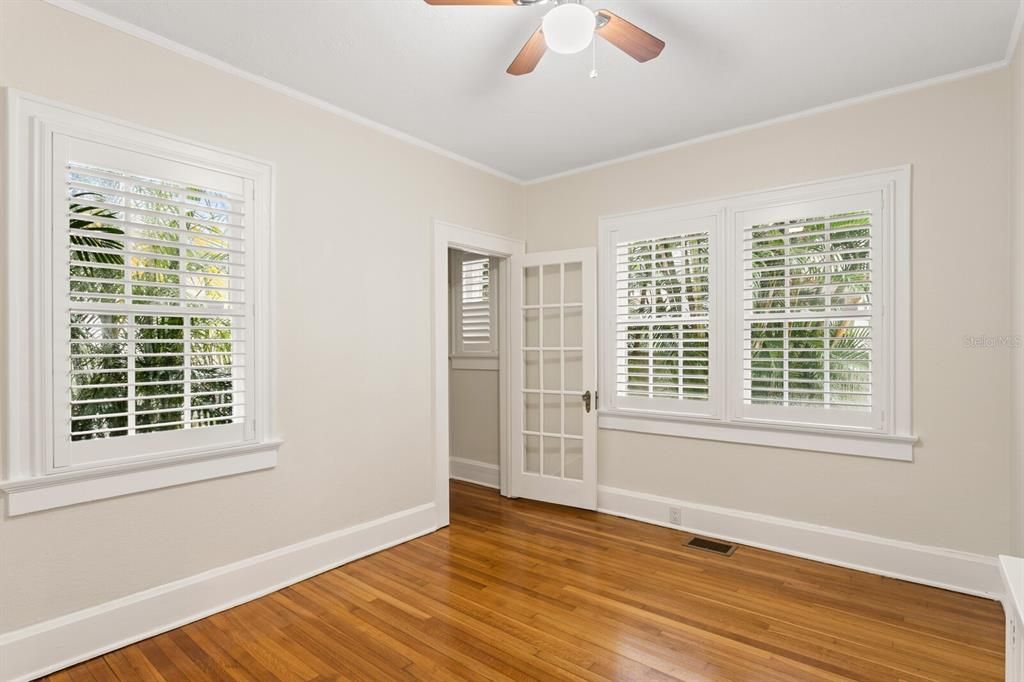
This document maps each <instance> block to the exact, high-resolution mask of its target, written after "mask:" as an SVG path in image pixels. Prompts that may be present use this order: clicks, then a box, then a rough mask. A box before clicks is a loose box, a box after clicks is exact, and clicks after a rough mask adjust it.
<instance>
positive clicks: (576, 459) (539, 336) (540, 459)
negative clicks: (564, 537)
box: [508, 248, 597, 509]
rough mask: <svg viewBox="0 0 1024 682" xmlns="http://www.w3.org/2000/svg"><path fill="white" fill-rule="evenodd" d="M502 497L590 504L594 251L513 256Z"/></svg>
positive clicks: (593, 500) (593, 503) (593, 486)
mask: <svg viewBox="0 0 1024 682" xmlns="http://www.w3.org/2000/svg"><path fill="white" fill-rule="evenodd" d="M511 263H512V268H511V270H512V277H511V280H512V286H511V315H510V317H511V320H512V325H511V332H512V333H511V335H510V336H511V343H510V346H511V348H510V363H509V364H510V366H511V372H510V374H511V381H510V386H511V389H512V405H511V423H510V425H509V428H510V430H511V432H512V433H511V435H512V447H511V452H510V453H509V477H508V478H509V488H508V491H509V495H510V496H511V497H527V498H531V499H535V500H543V501H545V502H554V503H557V504H564V505H570V506H573V507H582V508H585V509H595V508H597V362H596V354H597V321H596V313H597V310H596V305H597V300H596V299H597V293H596V292H597V271H596V268H597V252H596V250H595V249H592V248H588V249H572V250H569V251H551V252H543V253H528V254H524V255H521V256H513V257H512V259H511Z"/></svg>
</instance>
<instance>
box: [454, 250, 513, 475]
mask: <svg viewBox="0 0 1024 682" xmlns="http://www.w3.org/2000/svg"><path fill="white" fill-rule="evenodd" d="M458 253H460V252H459V251H458V250H456V249H449V250H448V257H449V260H451V259H452V258H453V255H455V254H458ZM454 276H455V275H450V276H449V290H448V300H449V302H451V301H453V300H454V295H455V293H454V289H452V288H451V283H452V278H453V277H454ZM496 287H497V278H495V279H494V281H493V282H492V290H491V291H492V295H496V294H497V288H496ZM499 317H500V315H499ZM451 341H452V340H451V338H450V336H449V339H448V342H449V344H451ZM449 363H450V365H449V366H451V361H449ZM497 368H498V359H497V358H495V359H494V369H466V368H464V367H462V368H458V369H455V368H454V367H452V368H451V369H449V377H450V380H449V383H448V402H449V406H450V409H449V412H448V428H449V432H450V433H449V436H450V440H449V445H448V449H449V454H450V456H451V457H453V458H457V459H469V460H473V461H476V462H483V463H484V464H493V465H494V466H498V464H499V462H498V459H499V450H498V435H499V426H498V407H499V405H498V383H499V382H498V372H497Z"/></svg>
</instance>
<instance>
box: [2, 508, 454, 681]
mask: <svg viewBox="0 0 1024 682" xmlns="http://www.w3.org/2000/svg"><path fill="white" fill-rule="evenodd" d="M434 530H436V518H435V511H434V504H433V503H428V504H424V505H420V506H418V507H413V508H411V509H406V510H404V511H400V512H397V513H394V514H390V515H388V516H384V517H382V518H379V519H375V520H373V521H368V522H366V523H361V524H358V525H356V526H351V527H349V528H345V529H342V530H339V531H335V532H333V533H328V534H326V535H321V536H319V537H316V538H311V539H309V540H305V541H303V542H299V543H296V544H294V545H289V546H287V547H282V548H280V549H275V550H272V551H270V552H266V553H264V554H259V555H257V556H254V557H250V558H248V559H243V560H242V561H238V562H235V563H233V564H228V565H226V566H221V567H219V568H215V569H212V570H210V571H205V572H203V573H199V574H197V575H194V576H190V577H188V578H183V579H181V580H177V581H174V582H172V583H167V584H166V585H161V586H159V587H155V588H152V589H149V590H145V591H143V592H137V593H136V594H132V595H129V596H127V597H122V598H120V599H115V600H114V601H110V602H107V603H105V604H100V605H98V606H94V607H91V608H88V609H84V610H81V611H77V612H75V613H71V614H68V615H65V616H60V617H58V618H54V619H52V620H48V621H45V622H42V623H38V624H36V625H30V626H28V627H25V628H22V629H20V630H15V631H12V632H8V633H5V634H3V635H0V680H6V681H8V682H14V681H20V680H29V679H33V678H36V677H40V676H42V675H46V674H48V673H51V672H54V671H56V670H60V669H62V668H66V667H68V666H71V665H74V664H75V663H79V662H81V661H84V660H88V659H90V658H93V657H95V656H99V655H102V654H104V653H107V652H109V651H113V650H114V649H118V648H120V647H123V646H126V645H128V644H131V643H133V642H138V641H140V640H143V639H146V638H148V637H152V636H154V635H158V634H160V633H161V632H166V631H168V630H173V629H174V628H176V627H180V626H182V625H185V624H187V623H191V622H192V621H196V620H199V619H201V618H205V617H207V616H210V615H212V614H214V613H217V612H218V611H223V610H225V609H229V608H232V607H234V606H238V605H239V604H244V603H245V602H247V601H251V600H253V599H256V598H257V597H262V596H263V595H265V594H269V593H271V592H275V591H277V590H280V589H282V588H284V587H287V586H288V585H292V584H294V583H297V582H299V581H301V580H305V579H307V578H310V577H312V576H314V575H317V574H318V573H323V572H324V571H328V570H331V569H332V568H336V567H338V566H341V565H342V564H346V563H348V562H350V561H354V560H356V559H359V558H362V557H364V556H367V555H369V554H373V553H374V552H378V551H380V550H382V549H387V548H388V547H393V546H395V545H398V544H401V543H403V542H407V541H409V540H412V539H413V538H417V537H420V536H421V535H425V534H427V533H430V532H433V531H434Z"/></svg>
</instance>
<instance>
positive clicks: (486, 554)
mask: <svg viewBox="0 0 1024 682" xmlns="http://www.w3.org/2000/svg"><path fill="white" fill-rule="evenodd" d="M451 509H452V522H451V526H450V528H447V529H445V530H442V531H439V532H437V533H433V534H431V535H428V536H426V537H423V538H419V539H417V540H414V541H412V542H408V543H406V544H404V545H400V546H398V547H394V548H392V549H389V550H386V551H383V552H380V553H378V554H375V555H372V556H369V557H367V558H365V559H361V560H359V561H355V562H353V563H350V564H348V565H346V566H342V567H341V568H338V569H335V570H333V571H329V572H327V573H324V574H322V575H319V576H317V577H315V578H311V579H309V580H306V581H304V582H301V583H298V584H296V585H293V586H291V587H288V588H286V589H284V590H281V591H279V592H275V593H273V594H271V595H268V596H266V597H263V598H261V599H257V600H255V601H252V602H250V603H248V604H244V605H242V606H239V607H237V608H234V609H231V610H229V611H225V612H222V613H219V614H217V615H215V616H212V617H210V618H206V619H203V620H201V621H198V622H195V623H192V624H190V625H186V626H184V627H182V628H178V629H177V630H173V631H171V632H168V633H165V634H163V635H159V636H157V637H153V638H151V639H148V640H145V641H143V642H139V643H138V644H134V645H132V646H128V647H125V648H123V649H120V650H118V651H114V652H112V653H110V654H107V655H106V656H103V657H100V658H97V659H94V660H92V661H88V662H86V663H83V664H81V665H78V666H75V667H73V668H70V669H68V670H65V671H63V672H60V673H58V674H55V675H53V676H52V677H51V678H50V679H52V680H55V681H56V680H60V681H67V680H90V681H102V680H123V681H127V680H329V679H330V680H333V679H351V680H401V679H430V680H443V679H470V680H508V679H514V680H522V679H542V680H557V679H584V680H601V679H621V680H658V679H682V680H752V681H756V682H769V681H771V680H844V679H854V680H906V681H908V682H916V681H920V680H970V681H972V682H975V681H983V680H1001V679H1002V676H1003V615H1002V609H1001V607H1000V606H999V605H998V604H997V603H996V602H992V601H988V600H985V599H979V598H975V597H968V596H965V595H961V594H956V593H953V592H946V591H944V590H939V589H935V588H930V587H924V586H921V585H915V584H911V583H905V582H900V581H898V580H891V579H888V578H881V577H878V576H873V575H869V574H866V573H859V572H857V571H851V570H847V569H843V568H838V567H835V566H828V565H825V564H820V563H816V562H813V561H807V560H804V559H797V558H793V557H788V556H784V555H781V554H775V553H772V552H767V551H763V550H758V549H754V548H750V547H743V546H741V547H739V548H738V549H737V550H736V553H735V554H734V555H733V556H731V557H720V556H716V555H713V554H709V553H706V552H700V551H696V550H692V549H685V548H683V547H682V542H683V541H684V540H686V539H688V538H689V536H688V535H686V534H685V533H681V532H678V531H673V530H670V529H666V528H659V527H656V526H650V525H646V524H642V523H637V522H634V521H628V520H625V519H619V518H616V517H613V516H608V515H604V514H596V513H592V512H585V511H580V510H575V509H567V508H562V507H557V506H553V505H547V504H541V503H538V502H530V501H525V500H515V501H513V500H507V499H504V498H501V497H499V496H498V495H497V493H496V492H494V491H491V490H488V489H486V488H481V487H477V486H473V485H469V484H465V483H453V484H452V504H451Z"/></svg>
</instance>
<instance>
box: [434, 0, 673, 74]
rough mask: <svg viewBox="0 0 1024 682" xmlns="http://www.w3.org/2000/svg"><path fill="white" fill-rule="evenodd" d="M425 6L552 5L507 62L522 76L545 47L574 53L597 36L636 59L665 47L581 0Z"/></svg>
mask: <svg viewBox="0 0 1024 682" xmlns="http://www.w3.org/2000/svg"><path fill="white" fill-rule="evenodd" d="M426 2H427V4H428V5H521V6H532V5H543V4H553V5H554V7H553V8H551V9H550V10H548V13H547V14H545V15H544V21H543V22H542V23H541V26H540V28H538V29H537V30H536V31H535V32H534V34H533V35H532V36H530V39H529V40H527V41H526V44H525V45H523V49H521V50H520V51H519V54H518V55H516V58H515V59H513V60H512V63H511V64H509V67H508V70H507V71H508V73H509V74H511V75H513V76H522V75H524V74H527V73H530V72H532V71H533V70H534V69H535V68H537V64H538V63H539V62H540V58H541V57H543V56H544V53H545V52H546V51H547V50H551V51H552V52H557V53H559V54H575V53H577V52H582V51H583V50H585V49H586V48H587V47H588V46H589V45H590V43H591V41H592V40H593V39H594V34H595V33H596V34H597V35H599V36H601V37H602V38H604V39H605V40H607V41H608V42H609V43H611V44H612V45H614V46H615V47H617V48H619V49H620V50H622V51H623V52H625V53H626V54H628V55H629V56H630V57H632V58H633V59H635V60H637V61H638V62H646V61H650V60H651V59H654V58H655V57H657V56H658V55H659V54H661V51H662V50H663V49H664V48H665V41H663V40H661V39H659V38H656V37H654V36H652V35H651V34H650V33H648V32H647V31H645V30H643V29H641V28H638V27H636V26H634V25H633V24H631V23H629V22H628V21H626V20H625V19H623V18H621V17H619V16H617V15H615V14H612V13H611V12H609V11H608V10H606V9H599V10H597V11H596V12H595V11H593V10H591V9H589V8H588V7H586V6H585V5H584V4H583V2H582V0H426Z"/></svg>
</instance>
